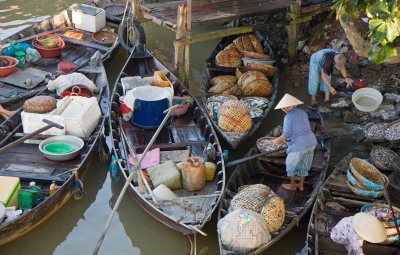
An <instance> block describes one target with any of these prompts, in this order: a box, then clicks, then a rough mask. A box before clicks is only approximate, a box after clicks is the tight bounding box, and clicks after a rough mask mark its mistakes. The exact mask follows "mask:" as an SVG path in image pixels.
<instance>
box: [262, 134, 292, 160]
mask: <svg viewBox="0 0 400 255" xmlns="http://www.w3.org/2000/svg"><path fill="white" fill-rule="evenodd" d="M275 138H276V137H272V136H265V137H261V138H259V139H258V140H257V149H258V150H259V151H260V152H268V151H273V150H278V149H282V150H281V151H277V152H273V153H271V154H268V155H265V156H267V157H271V158H281V157H285V156H286V149H287V143H280V144H277V145H276V146H272V140H273V139H275Z"/></svg>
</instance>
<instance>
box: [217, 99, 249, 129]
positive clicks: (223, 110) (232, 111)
mask: <svg viewBox="0 0 400 255" xmlns="http://www.w3.org/2000/svg"><path fill="white" fill-rule="evenodd" d="M218 127H219V128H220V129H221V130H222V131H225V132H247V131H249V130H250V129H251V127H252V120H251V116H250V112H249V108H248V107H247V106H246V105H245V104H244V103H243V102H241V101H237V100H230V101H227V102H225V103H223V104H222V105H221V107H220V108H219V112H218Z"/></svg>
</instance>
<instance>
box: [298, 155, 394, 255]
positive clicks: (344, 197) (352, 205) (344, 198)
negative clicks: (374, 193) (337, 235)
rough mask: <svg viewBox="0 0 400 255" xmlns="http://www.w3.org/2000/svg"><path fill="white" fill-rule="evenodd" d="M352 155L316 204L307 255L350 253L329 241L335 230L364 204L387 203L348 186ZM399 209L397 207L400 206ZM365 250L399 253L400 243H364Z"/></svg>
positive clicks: (369, 253)
mask: <svg viewBox="0 0 400 255" xmlns="http://www.w3.org/2000/svg"><path fill="white" fill-rule="evenodd" d="M352 157H353V155H351V154H349V155H347V156H346V157H345V158H343V159H342V160H341V161H340V162H339V163H338V164H337V165H336V167H335V169H334V170H333V172H332V174H331V175H330V176H329V177H328V179H327V180H326V182H325V183H324V185H323V186H322V189H321V190H320V192H319V194H318V197H317V200H316V202H315V204H314V207H313V211H312V214H311V218H310V222H309V225H308V232H307V240H306V250H304V254H310V255H311V254H312V255H318V254H338V255H339V254H343V255H345V254H347V251H346V249H345V248H344V246H343V245H340V244H336V243H334V242H333V241H332V240H331V238H330V233H331V230H332V228H333V227H334V226H335V225H336V224H337V223H338V222H339V221H340V220H341V219H342V218H344V217H348V216H352V215H354V214H356V213H358V212H360V209H361V207H362V206H363V205H366V204H370V203H384V204H386V202H385V201H384V200H383V198H381V199H372V198H366V197H360V196H357V195H354V194H353V193H352V192H351V191H350V189H349V188H348V187H347V185H346V180H347V177H346V171H347V169H348V167H349V163H350V160H351V158H352ZM397 206H398V205H397ZM363 250H364V253H365V254H366V255H372V254H379V255H389V254H391V255H394V254H400V244H399V243H398V242H397V243H394V244H391V245H381V244H372V243H368V242H364V245H363Z"/></svg>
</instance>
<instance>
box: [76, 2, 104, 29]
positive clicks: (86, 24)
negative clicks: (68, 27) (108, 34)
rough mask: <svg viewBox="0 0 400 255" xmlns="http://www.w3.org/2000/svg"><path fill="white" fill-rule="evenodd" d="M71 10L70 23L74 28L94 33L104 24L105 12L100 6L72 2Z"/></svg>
mask: <svg viewBox="0 0 400 255" xmlns="http://www.w3.org/2000/svg"><path fill="white" fill-rule="evenodd" d="M71 11H72V23H73V24H74V25H75V28H78V29H82V30H85V31H89V32H92V33H94V32H97V31H99V30H100V29H102V28H103V27H105V26H106V12H105V11H104V9H102V8H98V7H94V6H90V5H87V4H74V5H72V7H71Z"/></svg>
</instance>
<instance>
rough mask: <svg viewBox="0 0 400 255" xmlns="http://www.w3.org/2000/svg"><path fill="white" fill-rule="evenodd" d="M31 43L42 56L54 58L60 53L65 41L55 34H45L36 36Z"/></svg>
mask: <svg viewBox="0 0 400 255" xmlns="http://www.w3.org/2000/svg"><path fill="white" fill-rule="evenodd" d="M32 45H33V47H35V49H36V50H37V51H39V53H40V56H42V58H55V57H58V56H60V55H61V52H62V50H63V49H64V47H65V42H64V40H63V39H61V37H59V36H57V35H54V34H47V35H41V36H38V37H36V39H34V40H33V41H32Z"/></svg>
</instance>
